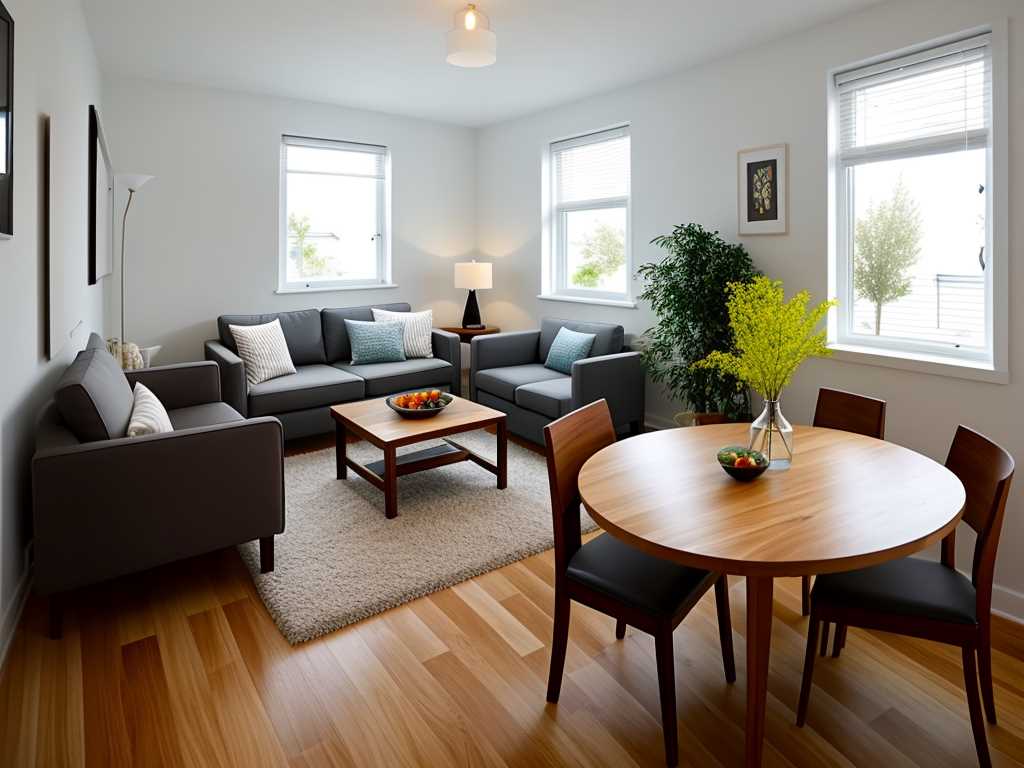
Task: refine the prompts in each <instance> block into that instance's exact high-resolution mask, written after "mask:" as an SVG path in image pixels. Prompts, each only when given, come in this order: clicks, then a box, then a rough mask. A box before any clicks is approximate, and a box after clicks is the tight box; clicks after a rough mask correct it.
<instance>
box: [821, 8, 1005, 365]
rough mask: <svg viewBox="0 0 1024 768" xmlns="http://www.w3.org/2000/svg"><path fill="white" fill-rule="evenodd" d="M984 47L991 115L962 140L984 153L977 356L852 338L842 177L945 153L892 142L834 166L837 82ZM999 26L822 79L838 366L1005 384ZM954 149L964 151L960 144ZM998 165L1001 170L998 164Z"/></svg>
mask: <svg viewBox="0 0 1024 768" xmlns="http://www.w3.org/2000/svg"><path fill="white" fill-rule="evenodd" d="M979 44H984V45H986V46H987V47H988V55H989V57H990V63H991V69H990V75H991V102H990V108H991V115H990V122H989V128H988V130H987V131H986V130H980V131H977V132H974V133H973V134H970V135H969V136H968V142H969V146H972V147H986V148H987V160H986V162H987V172H986V175H987V190H988V194H987V195H986V249H985V253H986V259H987V264H988V266H987V268H986V270H985V294H986V306H985V323H986V342H987V346H986V348H984V349H978V348H960V347H957V346H956V345H953V344H948V343H945V344H944V343H940V342H927V341H920V340H910V339H899V338H893V337H881V338H879V337H874V336H868V335H865V334H854V333H853V332H852V317H853V312H852V309H853V289H852V285H851V282H852V281H851V280H850V277H851V274H852V272H851V270H850V260H851V259H852V255H853V234H852V232H851V231H850V226H849V225H850V223H851V222H852V221H853V211H852V205H853V200H852V195H851V194H850V185H851V180H850V174H849V173H848V169H849V168H852V167H854V166H855V165H857V164H860V163H862V162H865V161H868V160H882V159H898V158H902V157H919V156H923V155H926V154H929V153H936V152H942V151H944V150H946V149H948V148H952V147H951V146H949V144H948V142H946V141H945V140H943V139H921V140H914V141H908V142H898V143H893V144H890V145H885V146H884V147H881V148H871V149H869V150H865V151H863V152H855V153H851V152H849V151H848V152H847V153H846V160H845V162H843V163H841V162H840V160H839V140H840V130H839V88H838V86H837V84H836V81H837V77H838V78H839V79H841V80H842V79H844V75H846V74H847V73H851V72H856V73H857V75H858V76H871V75H872V74H877V73H881V72H885V71H889V70H892V69H893V68H894V67H895V66H899V65H906V64H909V63H914V62H918V61H926V60H928V59H930V58H934V57H936V56H937V55H943V54H948V53H951V52H954V51H955V50H956V49H957V48H959V49H961V50H968V49H970V48H974V47H977V46H978V45H979ZM1006 72H1007V62H1006V25H1005V23H1003V24H1001V25H997V26H994V27H992V28H984V29H981V28H979V29H974V30H969V31H966V32H962V33H959V34H956V35H951V36H948V37H946V38H942V39H939V40H934V41H931V42H929V43H926V44H923V45H919V46H914V47H912V48H907V49H904V50H902V51H897V52H894V53H892V54H888V55H885V56H882V57H877V58H874V59H871V60H868V61H864V62H860V63H858V64H855V65H851V66H846V67H842V68H838V69H834V70H832V71H830V72H829V73H828V79H827V92H828V173H829V185H828V188H829V226H828V229H829V292H830V295H833V296H837V297H838V298H839V307H838V308H837V310H836V311H835V312H833V313H831V314H830V317H829V325H828V341H829V347H830V348H832V349H833V350H834V351H835V353H836V357H837V358H838V359H841V360H846V361H850V362H858V363H868V364H874V365H882V366H885V367H893V368H902V369H907V370H915V371H920V372H924V373H936V374H944V375H950V376H955V377H960V378H970V379H979V380H983V381H989V382H992V383H1007V382H1008V381H1009V374H1008V365H1007V349H1008V340H1007V327H1008V322H1007V318H1008V312H1007V306H1008V291H1007V276H1008V268H1007V255H1008V248H1007V233H1008V230H1007V217H1006V212H1007V194H1006V193H1007V178H1006V176H1007V170H1006V169H1005V167H1000V165H999V163H998V162H996V161H995V158H1005V157H1006V156H1007V155H1006V147H1007V143H1006V130H1007V120H1006V110H1007V106H1008V92H1007V86H1006ZM956 146H957V147H963V146H964V142H963V139H962V138H961V139H960V140H959V141H958V142H957V144H956ZM1004 165H1005V163H1004Z"/></svg>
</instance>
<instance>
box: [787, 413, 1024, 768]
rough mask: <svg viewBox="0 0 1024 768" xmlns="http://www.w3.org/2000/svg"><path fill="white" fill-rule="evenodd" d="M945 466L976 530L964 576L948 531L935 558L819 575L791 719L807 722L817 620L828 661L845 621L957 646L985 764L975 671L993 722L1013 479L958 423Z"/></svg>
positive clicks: (996, 452) (999, 454) (1003, 462)
mask: <svg viewBox="0 0 1024 768" xmlns="http://www.w3.org/2000/svg"><path fill="white" fill-rule="evenodd" d="M946 467H947V469H949V470H950V471H951V472H953V474H955V475H956V476H957V477H958V478H960V482H961V483H963V485H964V490H965V491H966V495H967V499H966V501H965V503H964V514H963V519H962V522H964V523H966V524H967V525H969V526H970V527H971V528H973V529H974V531H975V532H976V533H977V540H976V542H975V546H974V561H973V564H972V567H971V578H970V579H968V578H967V577H966V576H964V575H963V574H961V573H960V572H959V571H957V570H956V565H955V550H956V547H955V544H956V530H955V529H954V530H953V531H952V532H951V533H950V534H949V535H948V536H946V538H945V539H943V540H942V561H941V562H933V561H930V560H922V559H919V558H914V557H906V558H903V559H901V560H893V561H890V562H887V563H882V564H881V565H876V566H872V567H870V568H862V569H860V570H856V571H848V572H845V573H831V574H825V575H822V576H819V577H818V579H817V581H816V583H815V585H814V590H813V591H812V592H811V622H810V627H809V629H808V632H807V654H806V657H805V660H804V675H803V682H802V683H801V686H800V703H799V706H798V707H797V717H796V722H797V725H799V726H802V725H803V724H804V722H805V721H806V719H807V703H808V699H809V698H810V694H811V678H812V676H813V674H814V656H815V645H816V644H817V640H818V625H819V623H821V622H824V624H825V627H826V634H823V635H822V643H821V655H822V656H824V655H825V650H826V648H827V645H828V635H827V627H828V622H830V621H831V622H835V623H836V627H837V630H836V636H835V639H834V640H833V641H832V643H833V645H832V656H833V658H837V657H838V656H839V653H840V651H841V650H842V649H843V647H844V646H845V645H846V627H847V626H855V627H863V628H865V629H877V630H881V631H883V632H896V633H898V634H902V635H909V636H911V637H920V638H924V639H926V640H934V641H937V642H940V643H947V644H951V645H958V646H960V649H961V655H962V657H963V666H964V684H965V687H966V689H967V708H968V710H969V711H970V715H971V728H972V729H973V731H974V742H975V747H976V748H977V752H978V762H979V763H980V764H981V765H982V766H989V765H991V761H990V759H989V753H988V742H987V740H986V737H985V722H984V719H983V717H982V710H981V703H980V702H979V700H978V678H979V672H980V678H981V699H982V701H984V704H985V715H986V716H987V717H988V721H989V722H990V723H993V724H995V722H996V704H995V698H994V695H993V690H992V610H991V609H992V578H993V574H994V571H995V563H996V550H997V548H998V546H999V534H1000V531H1001V530H1002V527H1003V513H1004V511H1005V508H1006V497H1007V494H1008V493H1009V491H1010V482H1011V480H1012V479H1013V458H1012V457H1011V456H1010V454H1008V453H1007V452H1006V451H1005V450H1003V449H1002V448H1001V447H999V446H998V445H996V444H995V443H993V442H992V441H990V440H989V439H988V438H986V437H983V436H982V435H979V434H978V433H977V432H975V431H973V430H971V429H968V428H967V427H964V426H960V427H957V430H956V435H955V436H954V438H953V444H952V445H951V446H950V449H949V456H948V457H947V458H946ZM975 657H977V663H975Z"/></svg>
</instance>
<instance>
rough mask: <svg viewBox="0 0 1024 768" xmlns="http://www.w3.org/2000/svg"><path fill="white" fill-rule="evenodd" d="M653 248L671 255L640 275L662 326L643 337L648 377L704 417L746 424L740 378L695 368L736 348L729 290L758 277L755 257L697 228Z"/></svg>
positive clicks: (676, 232) (681, 230)
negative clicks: (728, 307) (717, 353)
mask: <svg viewBox="0 0 1024 768" xmlns="http://www.w3.org/2000/svg"><path fill="white" fill-rule="evenodd" d="M651 242H652V243H653V244H654V245H657V246H659V247H661V248H664V249H665V250H666V251H667V252H668V253H667V255H666V256H665V258H664V259H662V260H661V261H659V262H651V263H648V264H644V265H642V266H641V267H640V268H639V270H637V274H638V275H639V276H640V277H641V278H642V279H643V280H644V282H645V288H644V291H643V293H641V294H640V298H641V299H643V300H644V301H647V302H650V305H651V309H652V310H654V312H655V314H656V315H657V316H658V324H657V325H655V326H654V327H653V328H649V329H648V330H647V331H646V332H645V337H646V339H645V346H644V350H643V353H642V354H643V360H644V365H645V366H646V368H647V371H648V373H649V374H650V376H651V378H652V379H653V380H654V381H656V382H659V383H662V384H664V385H665V386H666V387H667V388H668V390H669V392H670V393H671V395H672V397H673V398H674V399H676V400H678V401H681V402H683V403H686V404H688V406H689V407H690V408H692V409H693V410H694V411H696V412H698V413H722V414H724V415H725V416H726V418H729V419H733V420H739V419H742V418H746V417H747V416H748V415H749V414H750V397H749V393H748V392H747V390H746V388H745V387H743V386H742V385H741V384H740V382H739V381H738V380H737V379H736V377H735V376H733V375H731V374H729V373H720V372H719V371H717V370H713V369H710V368H695V367H694V365H693V364H694V363H695V362H696V361H698V360H702V359H703V358H705V357H707V356H708V355H709V354H711V353H712V352H715V351H729V350H732V349H733V348H734V347H733V334H732V330H731V329H730V328H729V317H728V313H727V311H726V299H727V295H726V286H728V285H729V284H730V283H745V282H749V281H750V280H752V279H754V277H755V276H756V275H757V271H756V270H755V269H754V265H753V263H752V262H751V261H750V256H749V254H748V253H747V251H746V249H744V248H743V246H741V245H734V244H732V243H727V242H726V241H725V240H723V239H722V238H721V237H719V235H718V232H708V231H707V230H706V229H704V228H703V227H702V226H700V225H699V224H686V225H679V226H677V227H675V229H673V230H672V234H671V235H662V236H660V237H656V238H654V240H652V241H651Z"/></svg>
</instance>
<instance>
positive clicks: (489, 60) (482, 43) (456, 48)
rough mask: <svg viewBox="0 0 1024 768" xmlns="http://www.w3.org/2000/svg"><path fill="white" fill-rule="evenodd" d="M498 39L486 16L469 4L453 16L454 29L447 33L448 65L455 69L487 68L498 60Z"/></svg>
mask: <svg viewBox="0 0 1024 768" xmlns="http://www.w3.org/2000/svg"><path fill="white" fill-rule="evenodd" d="M497 51H498V38H497V36H496V35H495V34H494V33H493V32H492V31H491V22H490V20H489V19H488V18H487V16H486V15H485V14H483V13H481V12H480V11H478V10H477V7H476V6H475V5H474V4H473V3H470V4H469V5H467V6H466V7H465V8H463V9H462V10H461V11H459V12H458V13H456V14H455V28H454V29H452V30H451V31H450V32H449V33H448V58H447V59H446V61H447V62H448V63H449V64H454V65H455V66H456V67H487V66H490V65H491V64H493V63H494V62H495V61H497V60H498V53H497Z"/></svg>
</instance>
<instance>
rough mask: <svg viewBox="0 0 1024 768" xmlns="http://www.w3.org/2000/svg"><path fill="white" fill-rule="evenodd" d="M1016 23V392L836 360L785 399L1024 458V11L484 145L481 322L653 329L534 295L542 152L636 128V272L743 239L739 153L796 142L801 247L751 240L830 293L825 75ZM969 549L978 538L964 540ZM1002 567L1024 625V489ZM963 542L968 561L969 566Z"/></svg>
mask: <svg viewBox="0 0 1024 768" xmlns="http://www.w3.org/2000/svg"><path fill="white" fill-rule="evenodd" d="M1007 18H1009V20H1010V21H1009V47H1010V50H1009V78H1010V114H1009V136H1010V144H1009V156H1008V157H1003V158H999V159H998V162H1001V163H1008V164H1009V177H1010V196H1011V198H1010V201H1009V202H1010V205H1009V210H1010V212H1011V215H1010V222H1009V227H1010V248H1009V251H1010V296H1011V301H1010V304H1011V307H1010V325H1011V327H1010V365H1011V376H1012V383H1011V384H1009V385H1006V386H1000V385H992V384H983V383H977V382H972V381H965V380H961V379H953V378H945V377H940V376H934V375H927V374H917V373H910V372H903V371H897V370H892V369H886V368H879V367H873V366H868V365H859V364H851V363H845V362H839V361H835V360H820V361H812V362H810V363H808V364H807V365H806V366H805V367H804V368H803V369H802V370H801V371H800V372H799V374H798V375H797V378H796V380H795V382H794V383H793V385H792V387H790V389H789V390H788V391H787V392H786V394H785V396H784V408H785V411H786V413H787V415H789V416H790V417H792V418H793V419H794V420H795V421H798V422H805V423H806V422H807V421H809V419H810V418H811V415H812V408H813V403H814V399H815V397H816V393H817V389H818V387H819V386H834V387H841V388H846V389H852V390H855V391H859V392H864V393H866V394H871V395H875V396H878V397H882V398H885V399H886V400H888V401H889V410H888V424H887V437H888V438H889V439H891V440H894V441H896V442H898V443H901V444H903V445H906V446H909V447H911V448H914V449H916V450H919V451H921V452H923V453H926V454H928V455H930V456H932V457H934V458H936V459H939V460H942V459H944V458H945V452H946V449H947V447H948V445H949V441H950V439H951V437H952V435H953V431H954V429H955V427H956V425H957V423H959V422H963V423H965V424H968V425H969V426H972V427H974V428H976V429H979V430H981V431H982V432H984V433H986V434H988V435H990V436H991V437H992V438H994V439H996V440H998V441H1000V442H1001V443H1002V444H1003V445H1004V446H1005V447H1006V448H1007V449H1009V450H1010V451H1011V452H1012V453H1013V454H1015V455H1016V456H1017V457H1018V459H1020V460H1021V461H1024V313H1021V312H1020V311H1019V310H1018V308H1019V307H1020V306H1021V304H1020V299H1019V297H1020V296H1022V295H1024V268H1022V267H1021V265H1020V263H1019V259H1020V258H1021V253H1020V251H1021V244H1022V243H1024V215H1022V200H1021V197H1020V196H1019V195H1020V193H1019V190H1020V179H1022V178H1024V141H1022V137H1024V50H1022V37H1021V25H1022V23H1024V7H1022V5H1021V4H1020V3H1019V2H1014V0H975V1H974V2H970V3H964V2H959V1H950V2H893V3H887V4H884V5H880V6H875V7H873V8H871V9H869V10H867V11H865V12H862V13H859V14H856V15H853V16H850V17H847V18H845V19H842V20H841V21H838V22H835V23H832V24H828V25H825V26H821V27H818V28H816V29H813V30H810V31H808V32H804V33H801V34H799V35H795V36H792V37H789V38H786V39H783V40H779V41H776V42H774V43H772V44H769V45H765V46H763V47H760V48H758V49H756V50H751V51H747V52H745V53H742V54H738V55H735V56H731V57H729V58H728V59H724V60H722V61H718V62H714V63H711V64H708V65H706V66H702V67H699V68H696V69H692V70H688V71H685V72H682V73H679V74H676V75H673V76H670V77H666V78H662V79H659V80H656V81H652V82H648V83H645V84H641V85H637V86H633V87H630V88H626V89H622V90H619V91H616V92H613V93H609V94H606V95H603V96H597V97H593V98H589V99H586V100H583V101H580V102H577V103H574V104H569V105H566V106H563V107H560V108H558V109H553V110H550V111H546V112H543V113H541V114H537V115H533V116H530V117H526V118H523V119H519V120H515V121H511V122H508V123H503V124H499V125H495V126H491V127H488V128H485V129H483V130H481V132H480V134H479V158H478V167H479V170H478V173H479V181H478V193H479V203H478V217H479V222H478V232H479V239H478V246H479V250H480V252H481V254H482V256H483V257H484V258H488V257H489V258H493V260H494V261H495V268H494V270H495V284H496V289H495V290H494V291H489V292H487V291H485V292H483V294H482V296H481V299H482V302H481V303H482V305H483V306H482V311H483V313H484V314H485V315H486V316H487V318H488V320H489V321H491V322H493V323H496V324H499V325H501V326H503V327H504V328H506V329H509V330H512V329H520V328H527V327H531V326H534V325H535V324H536V320H537V318H538V317H539V316H541V315H554V316H566V315H568V316H572V317H577V318H587V319H593V320H607V321H615V322H620V323H622V324H623V325H624V326H625V328H626V330H627V332H631V333H634V334H639V333H641V332H642V331H643V330H644V329H645V328H647V327H649V326H650V325H652V324H653V322H654V317H653V315H652V314H651V313H650V311H649V310H648V309H647V308H646V307H641V308H640V309H638V310H623V309H612V308H607V307H597V306H585V305H577V304H555V303H551V302H545V301H539V300H537V299H536V298H535V297H536V295H537V294H538V293H539V291H540V283H541V271H540V270H541V267H540V265H541V177H540V172H541V155H542V153H543V151H544V148H545V146H546V145H547V143H548V142H550V141H551V140H552V139H555V138H561V137H564V136H567V135H572V134H574V133H580V132H585V131H588V130H593V129H595V128H600V127H604V126H608V125H613V124H616V123H621V122H625V121H628V122H630V123H631V126H632V128H631V133H632V153H633V157H632V194H633V208H632V225H633V231H632V246H633V249H634V254H635V258H636V262H637V263H638V264H639V263H643V262H645V261H650V260H654V259H658V258H660V253H659V252H658V250H657V249H655V248H653V247H652V246H650V245H648V243H649V241H650V240H651V238H652V237H654V236H656V235H658V234H662V233H666V232H669V231H670V230H671V228H672V226H673V225H675V224H679V223H685V222H689V221H696V222H699V223H701V224H703V225H704V226H706V227H708V228H711V229H718V230H721V232H722V234H723V236H724V237H725V238H726V239H729V240H737V239H738V238H737V235H736V171H735V169H736V151H737V150H738V149H740V148H743V147H752V146H759V145H764V144H774V143H779V142H788V143H789V152H790V154H789V161H790V169H789V172H790V186H789V205H790V224H789V226H790V234H789V235H788V236H784V237H748V238H743V239H742V242H743V243H744V245H746V246H747V248H748V249H749V250H750V252H751V255H752V256H753V258H754V261H755V263H756V264H757V266H758V267H759V268H760V269H761V270H763V271H764V272H765V273H767V274H768V275H771V276H773V277H776V278H780V279H782V280H784V281H785V284H786V286H787V288H788V289H789V290H790V291H795V290H797V289H801V288H807V289H809V290H810V291H811V292H812V293H813V294H814V295H815V296H816V297H817V298H819V299H821V298H824V297H825V295H826V291H827V271H828V265H827V241H826V234H827V232H826V216H827V194H826V162H825V160H826V146H825V145H826V131H825V120H826V113H825V88H826V72H827V70H828V69H829V68H831V67H836V66H842V65H844V64H848V63H852V62H857V61H859V60H862V59H865V58H867V57H870V56H874V55H878V54H884V53H886V52H889V51H893V50H898V49H900V48H902V47H905V46H908V45H914V44H918V43H921V42H925V41H927V40H930V39H932V38H936V37H940V36H942V35H946V34H950V33H956V32H958V31H961V30H966V29H969V28H972V27H975V26H978V25H983V24H988V23H993V22H997V21H998V20H1000V19H1007ZM651 395H652V397H651V398H650V399H649V403H650V405H649V412H650V417H651V420H652V421H653V422H660V423H665V422H667V420H668V419H669V418H670V417H671V415H672V413H673V412H674V411H675V410H679V406H678V404H672V403H669V402H668V401H667V400H666V399H665V398H664V396H663V395H662V394H661V393H660V392H657V391H654V390H653V389H652V391H651ZM1020 485H1024V481H1022V480H1018V486H1020ZM961 538H967V537H961ZM1002 541H1003V548H1002V549H1003V551H1002V554H1001V556H1000V558H999V566H998V571H997V582H998V583H999V584H1000V585H1002V588H1001V589H999V590H998V591H997V595H996V606H997V608H1001V609H1003V610H1006V611H1010V612H1012V613H1014V614H1015V615H1017V616H1019V617H1024V594H1021V593H1024V557H1022V556H1021V555H1022V551H1021V546H1022V545H1021V542H1022V541H1024V488H1022V487H1018V488H1017V489H1016V491H1015V492H1013V493H1012V494H1011V498H1010V505H1009V508H1008V511H1007V521H1006V528H1005V530H1004V534H1003V539H1002ZM968 543H969V542H966V541H963V542H961V554H960V557H961V560H960V564H961V565H962V566H965V567H969V562H970V561H969V559H967V549H966V545H967V544H968Z"/></svg>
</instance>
